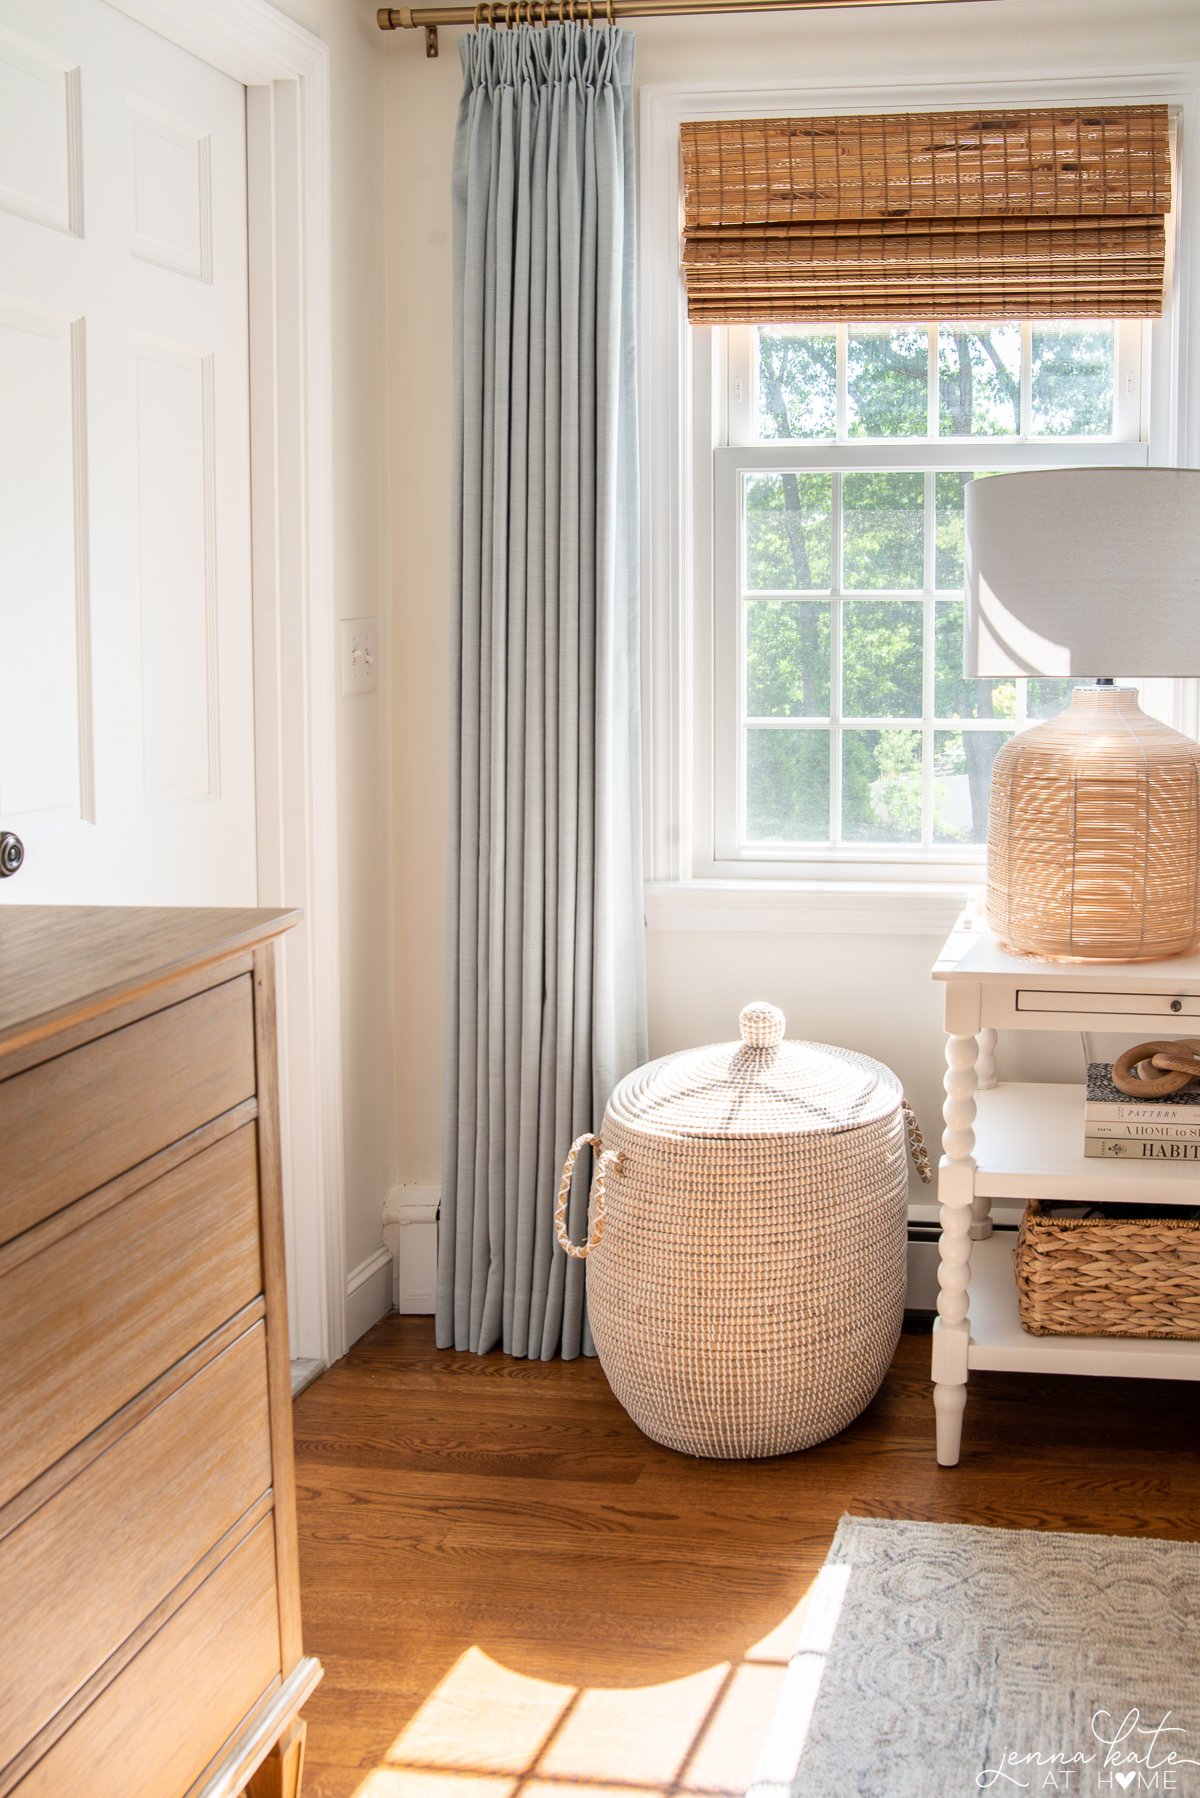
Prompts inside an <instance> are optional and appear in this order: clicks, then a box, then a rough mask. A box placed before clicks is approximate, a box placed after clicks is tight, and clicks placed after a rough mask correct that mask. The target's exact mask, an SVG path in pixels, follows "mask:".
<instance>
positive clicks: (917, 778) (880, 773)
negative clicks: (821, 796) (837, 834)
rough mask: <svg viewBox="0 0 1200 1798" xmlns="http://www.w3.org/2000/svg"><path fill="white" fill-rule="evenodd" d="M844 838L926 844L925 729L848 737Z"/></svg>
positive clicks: (851, 733) (845, 738)
mask: <svg viewBox="0 0 1200 1798" xmlns="http://www.w3.org/2000/svg"><path fill="white" fill-rule="evenodd" d="M842 835H843V837H844V838H845V840H846V841H847V842H849V843H919V842H920V840H921V733H920V731H919V730H848V731H846V732H845V733H844V735H843V737H842Z"/></svg>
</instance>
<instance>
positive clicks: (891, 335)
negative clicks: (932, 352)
mask: <svg viewBox="0 0 1200 1798" xmlns="http://www.w3.org/2000/svg"><path fill="white" fill-rule="evenodd" d="M928 390H929V335H928V332H926V331H925V330H923V329H922V328H921V327H919V326H917V327H915V328H914V327H911V326H906V325H896V326H890V325H875V326H872V325H860V326H858V328H857V329H856V330H853V331H851V332H850V334H849V337H848V340H847V346H846V402H847V418H848V424H849V431H850V435H851V437H924V436H925V435H926V433H927V431H928V429H929V406H928V399H927V394H928Z"/></svg>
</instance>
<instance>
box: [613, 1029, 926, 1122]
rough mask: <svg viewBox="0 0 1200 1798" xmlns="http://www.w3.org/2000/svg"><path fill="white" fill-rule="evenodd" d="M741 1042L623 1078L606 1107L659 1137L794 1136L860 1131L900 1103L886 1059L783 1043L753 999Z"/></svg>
mask: <svg viewBox="0 0 1200 1798" xmlns="http://www.w3.org/2000/svg"><path fill="white" fill-rule="evenodd" d="M738 1022H739V1024H740V1026H741V1040H740V1042H736V1043H710V1044H709V1045H708V1047H706V1048H703V1049H686V1050H684V1051H683V1052H682V1053H681V1054H678V1055H665V1056H663V1058H662V1059H661V1060H660V1061H651V1062H647V1063H646V1065H645V1066H644V1067H640V1068H637V1069H635V1070H634V1072H633V1073H632V1074H627V1075H626V1076H625V1078H624V1080H622V1081H621V1082H620V1084H619V1085H618V1086H617V1088H616V1090H615V1092H614V1093H613V1096H612V1098H611V1099H610V1100H609V1102H608V1109H609V1112H610V1113H611V1115H612V1117H613V1118H614V1120H615V1121H616V1122H618V1123H621V1124H623V1125H625V1126H626V1127H627V1128H629V1129H633V1130H642V1131H646V1132H648V1133H649V1134H652V1135H656V1136H657V1135H662V1136H714V1137H741V1136H790V1135H794V1134H805V1133H810V1132H811V1133H821V1134H828V1133H829V1132H831V1131H837V1130H852V1129H856V1128H857V1127H858V1126H859V1125H861V1124H870V1123H874V1122H876V1121H877V1120H879V1119H881V1118H886V1117H888V1116H890V1115H891V1113H893V1112H894V1111H895V1110H896V1108H897V1106H898V1105H899V1104H900V1102H901V1097H902V1093H901V1087H900V1082H899V1080H897V1078H896V1076H895V1074H893V1073H892V1070H891V1069H890V1068H888V1067H885V1066H884V1065H883V1063H882V1062H881V1061H873V1060H872V1059H871V1057H870V1056H869V1055H858V1054H856V1053H855V1051H854V1050H853V1049H839V1048H835V1047H834V1045H833V1044H832V1043H804V1042H786V1041H785V1040H784V1034H783V1032H784V1027H785V1020H784V1015H783V1013H782V1012H781V1011H780V1010H779V1007H778V1006H777V1005H769V1004H767V1003H766V1002H765V1001H762V1000H756V1001H755V1002H754V1003H753V1004H751V1005H747V1006H746V1008H745V1010H744V1011H743V1012H742V1014H741V1017H740V1018H739V1020H738Z"/></svg>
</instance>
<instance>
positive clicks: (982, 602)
mask: <svg viewBox="0 0 1200 1798" xmlns="http://www.w3.org/2000/svg"><path fill="white" fill-rule="evenodd" d="M965 503H966V518H965V529H966V543H965V556H964V568H965V575H966V590H967V605H966V619H965V626H964V634H963V670H964V673H966V674H967V675H974V676H980V677H990V676H997V675H999V676H1004V675H1021V674H1035V675H1036V674H1041V675H1076V676H1082V677H1084V678H1086V677H1089V676H1106V675H1114V674H1127V675H1167V676H1170V675H1182V674H1200V469H1195V468H1062V469H1042V470H1037V471H1035V472H1033V473H1028V474H1003V475H992V476H989V477H988V478H987V479H986V480H975V481H970V482H969V483H968V485H967V490H966V502H965Z"/></svg>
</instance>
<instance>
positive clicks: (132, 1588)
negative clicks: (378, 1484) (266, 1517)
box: [0, 1324, 271, 1767]
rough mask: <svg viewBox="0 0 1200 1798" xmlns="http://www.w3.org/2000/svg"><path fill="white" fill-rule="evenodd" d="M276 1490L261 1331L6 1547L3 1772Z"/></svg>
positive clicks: (0, 1621) (2, 1569)
mask: <svg viewBox="0 0 1200 1798" xmlns="http://www.w3.org/2000/svg"><path fill="white" fill-rule="evenodd" d="M270 1484H271V1455H270V1424H269V1420H268V1415H267V1357H266V1331H265V1330H264V1329H263V1326H262V1325H261V1324H256V1325H255V1326H254V1327H253V1328H252V1329H250V1330H248V1331H247V1332H246V1334H245V1335H244V1336H241V1337H239V1338H238V1340H237V1341H236V1342H235V1343H234V1344H233V1345H232V1346H231V1347H230V1348H228V1349H226V1350H225V1352H224V1354H222V1355H218V1357H217V1359H216V1360H215V1361H211V1362H210V1363H209V1364H208V1366H207V1367H204V1368H202V1369H201V1371H200V1372H199V1373H198V1374H195V1375H194V1376H193V1378H192V1379H190V1380H189V1381H188V1382H187V1384H186V1385H185V1386H182V1387H180V1389H179V1390H178V1391H177V1392H174V1393H172V1395H171V1397H170V1398H168V1399H166V1400H164V1402H163V1403H162V1404H161V1405H159V1406H158V1408H157V1410H154V1411H152V1412H151V1413H150V1415H149V1416H148V1417H144V1418H143V1419H142V1421H141V1422H140V1423H139V1424H137V1425H136V1426H135V1427H134V1428H133V1429H131V1430H130V1431H129V1432H128V1433H127V1434H126V1435H124V1436H122V1437H121V1439H120V1440H119V1441H118V1442H116V1443H114V1445H113V1446H112V1448H110V1449H109V1451H108V1453H107V1454H104V1455H101V1456H100V1458H99V1460H96V1461H93V1462H92V1464H91V1466H90V1467H87V1468H85V1469H84V1471H83V1472H82V1473H81V1474H80V1475H79V1476H78V1478H77V1479H74V1480H71V1481H70V1482H69V1484H68V1485H66V1486H65V1487H64V1488H63V1489H62V1491H60V1492H57V1493H55V1495H54V1497H53V1498H52V1499H50V1500H49V1501H48V1503H46V1504H44V1505H42V1506H41V1507H40V1509H39V1510H37V1511H35V1512H34V1513H33V1515H32V1517H30V1518H28V1519H27V1520H26V1521H25V1522H24V1523H23V1524H21V1525H20V1526H19V1527H18V1528H17V1529H15V1530H13V1531H12V1533H11V1534H10V1535H8V1536H6V1537H5V1538H4V1540H3V1541H0V1641H4V1642H6V1643H8V1645H9V1650H10V1652H9V1654H8V1657H7V1658H8V1670H7V1673H6V1675H5V1677H4V1678H3V1680H0V1767H3V1766H5V1765H6V1764H7V1763H8V1762H9V1761H10V1760H12V1759H13V1757H14V1756H15V1755H16V1753H17V1751H18V1749H20V1748H21V1746H22V1745H23V1743H24V1742H25V1741H26V1740H27V1739H28V1738H29V1737H30V1736H31V1735H34V1734H36V1733H37V1731H38V1730H40V1729H42V1728H44V1727H45V1725H46V1724H47V1723H48V1722H49V1721H50V1719H51V1717H53V1716H54V1714H55V1713H56V1712H57V1711H58V1710H59V1709H60V1707H61V1706H62V1705H64V1704H65V1703H66V1702H67V1700H68V1699H69V1698H71V1697H73V1696H74V1694H75V1693H76V1692H77V1691H78V1689H79V1688H80V1686H82V1685H83V1684H84V1682H85V1681H86V1680H88V1679H90V1678H91V1677H92V1675H93V1674H94V1673H95V1672H96V1671H97V1669H98V1668H100V1667H101V1666H103V1664H104V1662H105V1661H106V1660H107V1659H108V1657H109V1656H110V1655H111V1654H113V1653H115V1652H116V1650H117V1649H118V1648H120V1647H121V1645H122V1643H123V1642H125V1641H126V1639H127V1638H128V1637H129V1636H130V1635H132V1634H133V1632H134V1630H136V1629H137V1627H138V1626H139V1624H141V1622H142V1621H143V1619H144V1618H146V1617H148V1616H149V1615H150V1614H151V1612H153V1611H154V1610H155V1608H156V1607H157V1606H158V1605H160V1604H162V1603H163V1601H164V1599H166V1598H168V1597H169V1596H170V1594H171V1592H172V1591H173V1590H174V1589H175V1587H176V1586H178V1585H179V1582H180V1581H181V1580H184V1579H186V1578H187V1576H188V1575H189V1574H190V1573H191V1572H192V1570H193V1569H194V1568H195V1567H197V1566H198V1565H199V1563H200V1562H201V1561H202V1560H203V1559H204V1557H205V1555H206V1554H208V1553H209V1551H210V1550H211V1549H212V1548H213V1547H214V1545H215V1544H216V1543H217V1542H219V1541H220V1539H221V1537H222V1536H224V1535H225V1534H226V1532H227V1531H229V1530H231V1529H232V1528H233V1527H234V1525H235V1524H236V1523H237V1521H238V1519H239V1518H240V1517H242V1516H243V1515H244V1514H245V1513H246V1512H247V1511H248V1510H249V1509H250V1507H251V1505H253V1504H254V1502H255V1500H256V1499H258V1498H261V1497H262V1495H263V1494H264V1493H265V1492H266V1491H267V1490H268V1488H269V1487H270ZM64 1549H65V1550H66V1553H65V1555H64Z"/></svg>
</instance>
